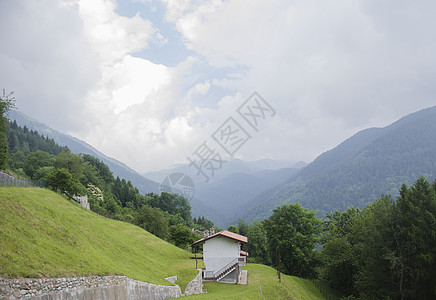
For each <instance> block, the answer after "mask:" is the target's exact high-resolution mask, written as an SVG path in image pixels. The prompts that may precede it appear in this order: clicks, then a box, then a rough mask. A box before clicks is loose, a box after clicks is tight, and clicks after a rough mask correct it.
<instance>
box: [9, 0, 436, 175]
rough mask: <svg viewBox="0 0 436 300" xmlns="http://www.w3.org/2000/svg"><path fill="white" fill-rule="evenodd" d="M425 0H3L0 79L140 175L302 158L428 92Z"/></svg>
mask: <svg viewBox="0 0 436 300" xmlns="http://www.w3.org/2000/svg"><path fill="white" fill-rule="evenodd" d="M435 15H436V2H435V1H433V0H422V1H405V0H395V1H394V0H385V1H376V0H353V1H350V0H335V1H326V0H313V1H303V0H301V1H299V0H295V1H294V0H268V1H260V0H251V1H246V0H245V1H243V0H225V1H222V0H210V1H196V0H0V38H1V41H0V67H1V69H0V88H3V89H5V90H6V92H7V93H8V92H10V91H14V93H15V94H14V95H15V98H16V106H17V107H18V110H19V111H21V112H23V113H25V114H27V115H29V116H30V117H32V118H33V119H36V120H38V121H40V122H43V123H45V124H47V125H49V126H50V127H52V128H54V129H56V130H59V131H61V132H64V133H68V134H71V135H73V136H75V137H78V138H80V139H82V140H84V141H86V142H87V143H89V144H91V145H92V146H94V147H95V148H96V149H98V150H99V151H101V152H103V153H104V154H106V155H108V156H111V157H114V158H116V159H118V160H120V161H122V162H124V163H125V164H127V165H128V166H130V167H131V168H133V169H135V170H136V171H138V172H149V171H157V170H161V169H165V168H168V167H170V166H172V165H175V164H179V163H193V162H194V164H195V162H202V163H203V162H205V160H206V159H209V160H210V159H212V160H213V159H215V162H217V161H218V160H217V158H221V159H223V160H225V159H228V158H231V157H235V158H239V159H243V160H249V161H251V160H259V159H275V160H286V161H292V162H296V161H305V162H310V161H312V160H313V159H315V158H316V157H317V156H318V155H320V154H321V153H323V152H324V151H327V150H329V149H332V148H334V147H335V146H337V145H338V144H340V143H341V142H342V141H344V140H345V139H347V138H348V137H350V136H351V135H353V134H355V133H357V132H358V131H359V130H362V129H365V128H368V127H383V126H386V125H389V124H390V123H392V122H394V121H396V120H397V119H399V118H401V117H402V116H405V115H407V114H409V113H412V112H415V111H418V110H420V109H423V108H427V107H430V106H433V105H435V104H436V97H435V96H436V55H435V53H436V30H435V28H436V18H435V17H434V16H435Z"/></svg>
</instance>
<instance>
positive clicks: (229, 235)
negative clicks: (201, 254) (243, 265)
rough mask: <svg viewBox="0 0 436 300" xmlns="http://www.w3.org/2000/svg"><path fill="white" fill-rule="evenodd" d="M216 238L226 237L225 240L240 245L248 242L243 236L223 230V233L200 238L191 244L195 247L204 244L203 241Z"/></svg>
mask: <svg viewBox="0 0 436 300" xmlns="http://www.w3.org/2000/svg"><path fill="white" fill-rule="evenodd" d="M217 236H223V237H226V238H229V239H232V240H235V241H238V242H242V243H247V242H248V239H247V237H246V236H243V235H240V234H236V233H233V232H230V231H227V230H223V231H220V232H218V233H215V234H213V235H211V236H208V237H205V238H202V239H200V240H198V241H196V242H195V243H193V244H192V245H196V244H199V243H204V242H205V241H207V240H209V239H212V238H214V237H217Z"/></svg>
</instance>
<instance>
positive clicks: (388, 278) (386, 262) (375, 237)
mask: <svg viewBox="0 0 436 300" xmlns="http://www.w3.org/2000/svg"><path fill="white" fill-rule="evenodd" d="M395 209H396V208H395V202H394V201H393V200H392V198H391V197H390V196H382V197H381V199H377V200H376V201H375V202H374V203H372V204H371V205H368V206H367V207H365V208H364V209H363V211H362V213H361V214H359V215H358V216H356V218H355V219H354V222H353V224H352V236H351V237H350V240H351V244H352V245H353V248H354V249H353V250H354V251H353V256H354V259H355V266H356V269H355V270H354V272H353V273H352V275H353V279H354V286H355V288H356V289H357V290H358V292H359V295H360V296H361V297H363V298H364V299H386V298H397V297H399V298H402V297H403V296H401V292H397V288H396V287H397V286H398V287H400V286H401V277H402V276H401V275H400V272H397V268H398V264H397V262H398V260H397V258H398V256H397V253H398V251H397V250H398V247H397V244H396V241H395V237H396V236H397V235H398V229H397V227H396V225H395V222H396V217H397V216H396V212H395ZM338 250H339V251H340V250H344V251H345V253H346V254H348V253H349V251H347V250H348V248H345V249H338ZM398 275H400V276H398Z"/></svg>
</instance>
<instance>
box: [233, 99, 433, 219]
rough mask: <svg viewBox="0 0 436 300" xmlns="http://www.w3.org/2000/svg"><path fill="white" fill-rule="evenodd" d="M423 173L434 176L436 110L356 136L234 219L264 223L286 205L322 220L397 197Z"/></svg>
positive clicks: (273, 189)
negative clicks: (309, 211)
mask: <svg viewBox="0 0 436 300" xmlns="http://www.w3.org/2000/svg"><path fill="white" fill-rule="evenodd" d="M421 175H422V176H424V177H426V178H427V179H429V180H433V179H434V178H435V177H436V106H435V107H431V108H427V109H424V110H421V111H419V112H416V113H413V114H410V115H408V116H405V117H403V118H401V119H400V120H398V121H396V122H394V123H393V124H391V125H389V126H387V127H384V128H370V129H366V130H363V131H360V132H358V133H357V134H355V135H353V136H352V137H350V138H349V139H347V140H345V141H344V142H343V143H341V144H340V145H338V146H337V147H336V148H334V149H332V150H330V151H328V152H325V153H323V154H321V155H320V156H319V157H317V158H316V159H315V160H314V161H313V162H312V163H310V164H309V165H307V166H306V167H304V168H302V169H300V170H299V171H298V172H296V174H294V176H292V177H291V178H289V179H288V180H286V181H285V182H283V183H281V184H279V185H277V186H275V187H273V188H270V189H269V190H267V191H265V192H263V193H260V194H259V195H257V196H256V197H254V198H253V199H252V200H250V201H249V203H248V204H247V205H246V209H245V211H243V212H242V213H240V214H239V215H238V216H237V217H236V218H235V220H237V218H243V219H244V220H246V221H253V220H261V219H264V218H266V217H268V216H269V215H270V214H271V211H272V210H273V209H274V208H276V207H278V206H281V205H283V204H286V203H300V204H301V205H302V206H303V207H305V208H309V209H313V210H315V211H316V213H317V215H318V216H319V217H323V216H325V213H326V212H330V211H334V210H336V209H337V210H340V211H343V210H345V209H347V207H348V206H354V207H364V206H365V205H367V204H368V203H370V202H372V201H374V200H375V199H376V198H379V197H380V196H381V195H382V194H391V195H392V196H394V197H395V196H396V195H397V194H398V190H399V188H400V187H401V185H402V184H403V183H405V184H406V185H411V184H412V183H413V182H415V180H416V179H417V178H418V177H419V176H421Z"/></svg>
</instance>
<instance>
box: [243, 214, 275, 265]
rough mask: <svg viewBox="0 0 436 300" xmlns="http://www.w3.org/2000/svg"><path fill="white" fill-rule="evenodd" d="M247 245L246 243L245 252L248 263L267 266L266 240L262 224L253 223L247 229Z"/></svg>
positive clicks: (268, 262)
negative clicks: (247, 256)
mask: <svg viewBox="0 0 436 300" xmlns="http://www.w3.org/2000/svg"><path fill="white" fill-rule="evenodd" d="M246 236H247V238H248V241H249V243H247V252H248V255H249V259H250V262H256V263H261V264H265V265H268V264H270V261H269V259H268V252H267V238H266V231H265V228H264V227H263V224H262V223H261V222H258V221H254V222H253V224H252V225H251V226H249V228H248V232H247V233H246Z"/></svg>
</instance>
